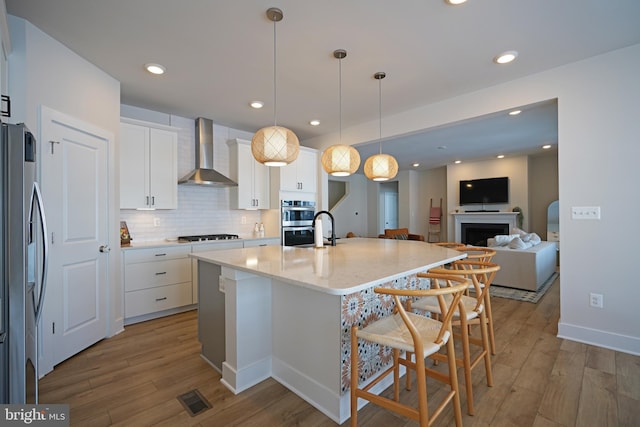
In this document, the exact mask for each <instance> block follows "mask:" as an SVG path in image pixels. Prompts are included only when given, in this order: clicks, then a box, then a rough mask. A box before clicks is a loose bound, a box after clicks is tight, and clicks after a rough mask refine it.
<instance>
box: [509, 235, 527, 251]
mask: <svg viewBox="0 0 640 427" xmlns="http://www.w3.org/2000/svg"><path fill="white" fill-rule="evenodd" d="M530 246H531V245H527V244H526V243H525V242H523V241H522V239H521V238H520V237H516V238H514V239H513V240H511V242H509V248H511V249H527V248H528V247H530Z"/></svg>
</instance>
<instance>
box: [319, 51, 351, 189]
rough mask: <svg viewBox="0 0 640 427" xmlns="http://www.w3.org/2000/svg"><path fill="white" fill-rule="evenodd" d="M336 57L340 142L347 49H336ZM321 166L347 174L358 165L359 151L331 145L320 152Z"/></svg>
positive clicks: (339, 145)
mask: <svg viewBox="0 0 640 427" xmlns="http://www.w3.org/2000/svg"><path fill="white" fill-rule="evenodd" d="M333 56H334V57H335V58H337V59H338V60H339V61H338V62H339V64H340V67H339V70H340V71H339V76H340V78H339V81H340V84H339V93H340V96H339V98H340V106H339V110H340V142H342V58H344V57H346V56H347V51H346V50H344V49H337V50H335V51H334V52H333ZM322 167H323V168H324V170H325V171H326V172H327V173H328V174H330V175H332V176H349V175H351V174H352V173H355V172H356V171H357V170H358V167H360V153H358V150H356V149H355V148H353V147H352V146H350V145H344V144H336V145H332V146H330V147H329V148H327V149H326V150H324V152H323V153H322Z"/></svg>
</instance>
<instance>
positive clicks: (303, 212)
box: [280, 200, 316, 246]
mask: <svg viewBox="0 0 640 427" xmlns="http://www.w3.org/2000/svg"><path fill="white" fill-rule="evenodd" d="M315 213H316V204H315V202H309V201H305V200H283V201H282V203H281V207H280V225H281V228H282V246H296V245H307V244H311V243H313V216H314V215H315Z"/></svg>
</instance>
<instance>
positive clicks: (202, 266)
mask: <svg viewBox="0 0 640 427" xmlns="http://www.w3.org/2000/svg"><path fill="white" fill-rule="evenodd" d="M220 271H221V268H220V266H219V265H216V264H211V263H208V262H201V261H199V262H198V277H199V278H200V280H199V286H198V301H199V302H198V340H199V341H200V344H201V345H202V357H203V358H204V359H205V360H206V361H207V362H209V364H211V365H212V366H213V367H214V368H215V369H216V370H217V371H218V372H220V373H222V363H223V362H224V360H225V343H224V341H225V320H224V316H225V314H224V313H225V310H224V293H222V292H220V289H219V283H220Z"/></svg>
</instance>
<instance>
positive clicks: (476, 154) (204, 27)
mask: <svg viewBox="0 0 640 427" xmlns="http://www.w3.org/2000/svg"><path fill="white" fill-rule="evenodd" d="M6 5H7V11H8V13H9V14H12V15H16V16H20V17H23V18H25V19H27V20H28V21H30V22H31V23H32V24H34V25H35V26H37V27H38V28H40V29H41V30H42V31H44V32H45V33H47V34H49V35H50V36H51V37H53V38H55V39H56V40H58V41H60V42H61V43H63V44H65V45H66V46H68V47H69V48H70V49H71V50H73V51H75V52H76V53H78V54H79V55H81V56H82V57H84V58H86V59H87V60H88V61H90V62H92V63H94V64H95V65H97V66H98V67H99V68H101V69H103V70H104V71H105V72H107V73H108V74H110V75H111V76H113V77H114V78H115V79H117V80H119V81H120V82H121V101H122V103H123V104H128V105H133V106H137V107H142V108H147V109H151V110H155V111H160V112H165V113H170V114H175V115H179V116H183V117H191V118H196V117H199V116H202V117H207V118H211V119H213V120H214V122H216V123H218V124H220V125H224V126H229V127H233V128H236V129H241V130H246V131H249V132H254V131H255V130H257V129H259V128H261V127H264V126H267V125H272V124H273V122H274V108H273V107H274V106H273V101H274V87H273V86H274V73H273V71H274V69H273V65H274V64H273V54H274V53H273V47H274V24H273V22H271V21H270V20H268V19H267V17H266V13H265V12H266V10H267V9H268V8H269V7H279V8H280V9H282V11H283V12H284V19H283V20H282V21H280V22H279V23H277V24H276V31H277V43H276V45H277V61H276V64H277V92H276V94H277V115H276V118H277V122H278V124H280V125H283V126H286V127H289V128H290V129H292V130H293V131H294V132H296V134H297V135H298V136H299V138H300V139H301V140H302V141H303V145H304V140H305V139H310V138H313V137H317V136H320V135H323V134H329V133H335V132H337V131H338V130H339V128H340V122H341V125H342V129H346V128H349V127H351V126H355V125H358V124H362V123H367V122H371V121H374V122H375V121H377V120H378V117H379V108H378V107H379V92H378V88H379V86H378V81H376V80H375V79H374V78H373V74H374V73H376V72H378V71H384V72H385V73H386V75H387V77H386V78H385V79H384V80H383V81H382V86H381V87H382V110H383V117H384V116H386V115H392V114H398V113H400V112H403V111H407V110H410V109H414V108H417V107H419V106H422V105H427V104H431V103H434V102H437V101H440V100H443V99H447V98H451V97H454V96H457V95H461V94H463V93H468V92H471V91H475V90H478V89H481V88H485V87H488V86H492V85H496V84H500V83H502V82H506V81H509V80H513V79H517V78H520V77H523V76H526V75H529V74H532V73H537V72H540V71H543V70H546V69H550V68H554V67H558V66H561V65H563V64H566V63H570V62H575V61H578V60H581V59H584V58H588V57H591V56H594V55H598V54H602V53H604V52H607V51H611V50H615V49H619V48H622V47H626V46H630V45H633V44H637V43H640V18H639V17H640V2H638V1H637V0H614V1H612V0H563V1H553V2H542V1H540V0H518V1H514V0H482V1H479V0H469V1H468V2H467V3H465V4H463V5H459V6H450V5H448V4H446V3H445V1H444V0H401V1H397V2H391V1H389V0H350V1H347V2H346V1H344V0H322V1H314V2H311V1H300V0H274V1H271V0H268V1H263V0H242V1H210V0H190V1H188V2H179V1H175V0H110V1H97V0H93V1H87V0H56V1H50V0H6ZM336 49H345V50H346V51H347V57H346V58H344V59H343V60H342V96H341V98H342V108H341V109H342V115H340V113H339V112H340V108H339V106H340V91H339V67H340V64H339V61H338V60H337V59H335V58H334V57H333V51H334V50H336ZM506 50H517V51H518V52H519V56H518V58H517V60H516V61H515V62H513V63H511V64H507V65H497V64H495V63H494V62H493V58H494V57H495V56H496V55H497V54H498V53H501V52H503V51H506ZM149 62H155V63H160V64H162V65H164V66H165V67H166V69H167V72H166V73H165V74H164V75H162V76H153V75H150V74H149V73H147V72H146V71H145V70H144V69H143V65H144V64H145V63H149ZM253 100H260V101H263V102H264V103H265V107H264V108H262V109H260V110H254V109H252V108H250V107H249V102H251V101H253ZM556 110H557V105H556V103H555V101H550V102H547V103H542V104H537V105H534V106H525V108H523V113H522V114H521V115H519V116H515V117H511V116H507V115H505V114H503V113H504V112H502V113H500V114H494V115H491V116H489V117H485V118H482V119H477V120H470V121H467V122H465V123H457V124H452V125H450V126H444V127H441V128H438V129H432V130H429V131H425V132H421V133H420V134H415V135H405V136H403V137H402V138H399V139H394V140H393V141H392V142H387V141H385V144H384V145H383V147H384V152H385V153H390V154H393V155H395V156H396V157H397V158H398V160H399V163H400V166H401V169H406V168H409V167H410V164H411V163H413V161H414V159H416V158H418V156H421V155H423V154H424V160H418V161H420V162H421V163H423V164H422V166H421V167H422V168H427V167H434V166H438V165H440V164H445V163H447V162H450V161H452V160H453V159H456V158H460V159H467V160H468V159H476V158H484V157H487V156H495V155H496V154H498V153H504V154H509V153H516V152H532V150H534V149H539V147H540V146H541V145H542V144H543V143H546V142H549V143H552V144H556V143H557V112H556ZM311 119H317V120H320V122H321V124H320V126H316V127H313V126H310V125H309V121H310V120H311ZM383 121H384V119H383ZM438 147H446V148H444V149H438ZM378 148H379V144H378V142H374V143H373V144H372V146H369V147H367V146H366V145H365V146H359V147H358V149H359V150H360V151H361V153H362V156H363V160H364V158H366V157H367V156H368V155H369V154H371V153H375V152H377V151H378Z"/></svg>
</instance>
